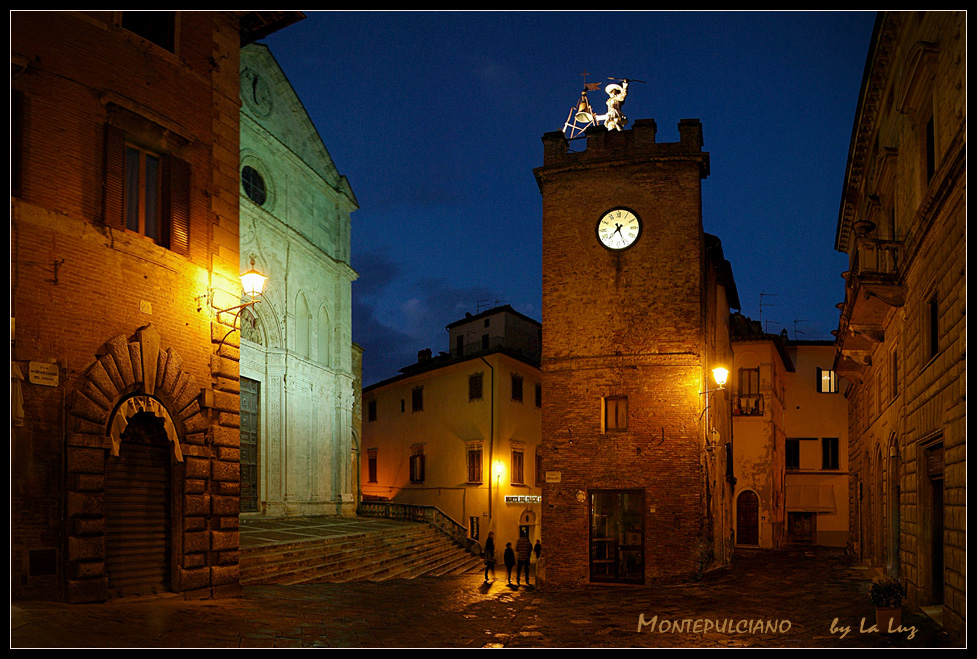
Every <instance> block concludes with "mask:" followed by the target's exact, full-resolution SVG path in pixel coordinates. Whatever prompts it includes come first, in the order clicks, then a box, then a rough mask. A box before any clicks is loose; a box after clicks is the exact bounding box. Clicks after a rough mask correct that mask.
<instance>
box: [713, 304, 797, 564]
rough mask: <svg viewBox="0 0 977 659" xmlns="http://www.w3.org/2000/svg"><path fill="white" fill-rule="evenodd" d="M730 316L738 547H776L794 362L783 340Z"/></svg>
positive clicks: (781, 528)
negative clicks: (790, 384)
mask: <svg viewBox="0 0 977 659" xmlns="http://www.w3.org/2000/svg"><path fill="white" fill-rule="evenodd" d="M758 325H759V323H752V322H751V321H749V319H747V318H745V317H743V316H740V315H736V316H734V317H733V322H732V327H733V353H734V356H735V360H734V362H733V368H732V369H731V371H732V372H731V373H730V383H729V385H728V387H727V388H728V389H729V395H730V398H731V409H732V416H733V437H734V442H733V474H734V476H735V477H736V484H735V493H734V502H735V503H734V507H735V508H734V514H733V518H734V526H735V529H734V531H735V534H734V537H735V543H736V546H737V547H744V548H763V549H775V548H778V547H780V546H782V545H783V544H784V533H785V527H786V512H785V502H786V487H785V485H786V473H785V461H784V460H785V454H784V447H785V437H786V428H785V411H786V406H787V400H788V398H789V396H788V394H787V391H786V385H787V376H788V375H789V373H790V372H791V371H793V370H794V364H793V362H792V360H791V359H790V357H789V356H788V354H787V352H786V349H785V345H784V344H785V339H784V338H783V337H781V336H779V335H769V334H763V333H762V332H760V330H759V328H758V327H757V326H758Z"/></svg>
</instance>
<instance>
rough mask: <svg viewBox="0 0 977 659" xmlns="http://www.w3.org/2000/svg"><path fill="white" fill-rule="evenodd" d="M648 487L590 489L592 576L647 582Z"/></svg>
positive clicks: (593, 578)
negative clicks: (645, 512) (645, 550)
mask: <svg viewBox="0 0 977 659" xmlns="http://www.w3.org/2000/svg"><path fill="white" fill-rule="evenodd" d="M643 510H644V491H643V490H595V491H591V493H590V580H591V581H597V582H607V583H636V584H643V583H644V579H645V571H644V516H643V515H642V511H643Z"/></svg>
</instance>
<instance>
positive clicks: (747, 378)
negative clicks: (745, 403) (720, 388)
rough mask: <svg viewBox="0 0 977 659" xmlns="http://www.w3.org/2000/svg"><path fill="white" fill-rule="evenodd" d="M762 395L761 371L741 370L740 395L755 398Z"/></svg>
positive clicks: (756, 369)
mask: <svg viewBox="0 0 977 659" xmlns="http://www.w3.org/2000/svg"><path fill="white" fill-rule="evenodd" d="M759 393H760V369H759V368H741V369H740V395H741V396H755V395H757V394H759Z"/></svg>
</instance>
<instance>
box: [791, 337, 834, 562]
mask: <svg viewBox="0 0 977 659" xmlns="http://www.w3.org/2000/svg"><path fill="white" fill-rule="evenodd" d="M787 353H788V355H789V356H790V359H791V361H792V362H793V364H794V368H793V369H792V370H790V371H789V372H788V373H787V375H786V390H787V395H786V410H785V415H784V417H785V423H784V427H785V433H786V449H785V451H784V456H785V457H784V459H785V463H786V464H785V466H786V474H787V479H786V486H787V516H786V527H785V530H786V535H785V538H786V541H787V542H788V543H793V544H800V545H805V544H812V545H820V546H826V547H846V546H847V545H848V401H847V400H846V399H845V396H844V392H845V389H846V388H847V387H848V382H847V381H846V380H845V379H844V378H842V377H839V376H838V374H837V373H836V372H835V371H834V345H833V343H832V342H830V341H789V342H787Z"/></svg>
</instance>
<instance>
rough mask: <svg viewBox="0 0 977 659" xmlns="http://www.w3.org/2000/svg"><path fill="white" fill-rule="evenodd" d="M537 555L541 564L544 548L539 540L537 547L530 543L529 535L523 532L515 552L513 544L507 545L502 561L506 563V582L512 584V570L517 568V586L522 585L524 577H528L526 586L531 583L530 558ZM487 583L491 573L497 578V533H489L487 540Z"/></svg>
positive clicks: (485, 552)
mask: <svg viewBox="0 0 977 659" xmlns="http://www.w3.org/2000/svg"><path fill="white" fill-rule="evenodd" d="M534 553H535V554H536V562H537V563H538V562H539V557H540V554H541V553H542V546H541V545H540V542H539V540H537V541H536V545H535V547H534V546H533V543H532V542H530V541H529V536H528V534H527V533H526V532H525V531H523V532H520V534H519V540H518V541H517V542H516V547H515V550H513V548H512V543H511V542H507V543H505V551H504V552H503V555H502V560H503V562H504V563H505V568H506V581H508V583H509V584H510V585H511V584H512V568H513V567H516V586H521V585H522V575H523V574H525V575H526V585H527V586H528V585H530V583H529V562H530V557H531V556H532V555H533V554H534ZM484 554H485V581H486V583H488V580H489V572H491V573H492V576H493V577H494V576H495V561H496V559H495V533H494V532H492V531H489V534H488V538H486V539H485V550H484Z"/></svg>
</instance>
